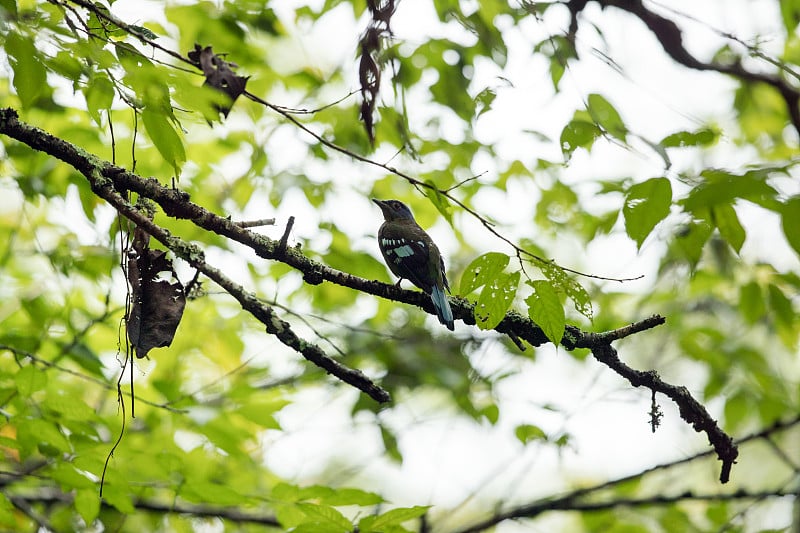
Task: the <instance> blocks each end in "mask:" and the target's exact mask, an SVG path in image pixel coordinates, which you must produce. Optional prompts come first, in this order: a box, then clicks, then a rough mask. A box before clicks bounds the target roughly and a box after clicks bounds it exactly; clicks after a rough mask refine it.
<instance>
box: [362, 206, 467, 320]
mask: <svg viewBox="0 0 800 533" xmlns="http://www.w3.org/2000/svg"><path fill="white" fill-rule="evenodd" d="M372 201H373V202H375V203H376V204H377V205H378V207H380V208H381V211H382V212H383V218H384V222H383V224H382V225H381V227H380V229H379V230H378V246H379V247H380V249H381V254H382V255H383V259H384V260H385V261H386V264H387V265H388V266H389V270H391V271H392V273H394V275H395V276H397V277H399V278H400V279H399V280H398V281H397V285H398V286H399V285H400V282H401V281H403V280H404V279H407V280H409V281H410V282H411V283H413V284H414V285H416V286H417V287H419V288H420V289H422V290H423V291H424V292H425V293H426V294H429V295H430V297H431V301H432V302H433V307H434V308H435V309H436V316H437V317H438V318H439V322H441V323H442V324H444V325H445V326H447V329H449V330H451V331H452V330H453V311H452V309H450V303H449V302H448V301H447V296H445V291H447V292H450V285H449V284H448V282H447V275H446V273H445V270H444V260H443V259H442V254H440V253H439V248H437V247H436V244H434V242H433V240H432V239H431V238H430V236H429V235H428V234H427V233H425V230H423V229H422V228H421V227H420V226H419V224H417V221H416V220H414V215H413V214H412V213H411V210H410V209H409V208H408V206H407V205H406V204H404V203H403V202H400V201H398V200H378V199H376V198H373V199H372Z"/></svg>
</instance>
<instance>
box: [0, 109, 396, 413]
mask: <svg viewBox="0 0 800 533" xmlns="http://www.w3.org/2000/svg"><path fill="white" fill-rule="evenodd" d="M0 132H2V133H5V134H6V135H8V136H10V137H12V138H14V139H17V140H19V141H22V142H24V143H26V144H28V146H30V147H32V148H34V149H37V150H40V151H43V152H45V153H48V154H50V155H52V156H54V157H57V158H58V159H61V160H62V161H64V162H66V163H69V164H70V165H72V166H73V167H75V168H76V169H77V170H78V171H80V172H81V174H83V175H84V176H85V177H86V179H87V180H88V181H89V183H90V185H91V187H92V190H93V191H94V193H95V194H97V195H98V196H99V197H101V198H103V199H104V200H106V201H107V202H108V203H109V204H111V205H112V206H113V207H114V209H116V210H117V211H118V212H119V213H120V214H121V215H122V216H124V217H125V218H127V219H128V220H130V221H132V222H134V223H135V224H136V225H137V226H139V227H141V228H142V229H144V230H145V231H147V233H149V234H150V235H151V236H152V237H153V238H155V239H156V240H158V241H159V242H160V243H161V244H163V245H164V246H165V247H167V248H168V249H170V250H172V251H173V252H174V253H175V254H176V255H177V256H178V257H180V258H181V259H183V260H184V261H186V262H187V263H189V264H190V265H191V266H192V267H194V268H195V269H197V270H199V271H200V272H202V273H203V274H205V275H206V276H208V277H209V278H210V279H212V280H213V281H214V282H216V283H217V284H218V285H219V286H220V287H222V288H223V289H225V291H227V292H228V293H229V294H230V295H231V296H233V297H234V298H235V299H236V300H237V301H238V302H239V304H240V305H241V306H242V308H243V309H245V310H246V311H248V312H250V314H252V315H253V316H254V317H256V318H257V319H258V320H259V321H260V322H261V323H262V324H264V325H265V326H266V329H267V332H268V333H270V334H272V335H275V336H276V337H277V338H278V340H280V341H281V342H282V343H283V344H285V345H286V346H289V347H290V348H292V349H294V350H295V351H297V352H298V353H300V354H301V355H302V356H303V357H305V358H306V359H308V360H309V361H311V362H312V363H314V364H315V365H317V366H319V367H320V368H323V369H324V370H326V371H327V372H328V373H329V374H332V375H334V376H336V377H337V378H339V379H340V380H342V381H344V382H345V383H348V384H350V385H352V386H354V387H356V388H358V389H360V390H361V391H363V392H365V393H366V394H367V395H369V396H370V397H371V398H373V399H374V400H376V401H378V402H388V401H389V399H390V396H389V393H388V392H387V391H386V390H384V389H382V388H381V387H379V386H378V385H376V384H375V383H374V382H373V381H372V380H370V379H369V378H368V377H367V376H365V375H364V374H363V373H362V372H361V371H359V370H354V369H351V368H348V367H346V366H344V365H342V364H341V363H339V362H338V361H336V360H334V359H331V358H330V357H328V356H327V355H326V354H325V352H324V351H323V350H322V349H321V348H319V347H318V346H316V345H315V344H313V343H310V342H308V341H305V340H303V339H301V338H300V337H298V336H297V334H295V333H294V331H293V330H292V328H291V325H290V324H289V323H288V322H286V321H284V320H281V319H280V318H279V317H278V315H277V314H276V313H275V311H274V310H273V309H272V307H270V306H268V305H267V304H265V303H264V302H262V301H260V300H258V298H256V296H255V295H254V294H252V293H250V292H248V291H246V290H245V289H244V287H242V286H241V285H239V284H238V283H235V282H234V281H233V280H231V279H230V278H228V277H227V276H225V275H224V274H223V273H222V271H221V270H219V269H217V268H215V267H213V266H211V265H209V264H208V263H206V261H205V257H204V254H203V251H202V250H201V249H200V248H199V247H197V246H195V245H193V244H190V243H187V242H185V241H183V240H181V239H180V238H178V237H175V236H173V235H171V234H170V233H169V232H168V231H167V230H165V229H164V228H162V227H160V226H158V225H156V224H155V223H154V222H153V221H152V220H151V219H150V218H148V217H147V216H146V215H145V214H144V213H142V212H140V211H139V210H138V209H137V208H136V207H134V206H133V205H132V204H131V203H130V202H128V201H127V200H126V199H125V198H124V197H123V195H122V194H121V191H124V190H128V189H129V188H128V187H126V186H125V183H122V182H118V181H115V180H114V179H113V178H112V177H110V175H112V174H114V173H119V172H120V171H121V172H124V170H122V169H120V168H119V167H114V166H113V165H111V164H110V163H108V162H107V161H102V160H100V159H99V158H97V157H95V156H92V155H90V154H87V153H86V152H84V151H83V150H80V149H79V148H78V147H76V146H75V145H73V144H70V143H68V142H66V141H64V140H63V139H59V138H57V137H55V136H53V135H50V134H49V133H47V132H45V131H42V130H40V129H38V128H35V127H33V126H30V125H27V124H23V123H21V122H19V120H18V117H17V114H16V112H15V111H13V110H11V109H2V110H0ZM126 174H127V173H126ZM128 177H131V178H135V179H134V180H133V181H135V182H137V183H138V184H139V185H142V184H145V185H146V184H149V185H150V186H151V187H150V188H155V189H159V190H160V192H161V193H162V194H166V195H167V196H169V197H170V198H171V200H172V201H171V202H170V203H169V204H167V205H170V206H174V205H180V204H181V203H182V202H186V203H188V199H189V195H188V194H186V193H182V192H180V191H177V190H174V189H172V190H169V189H165V188H163V187H161V186H160V185H158V183H157V182H156V181H155V180H153V179H151V180H143V179H142V178H140V177H138V176H134V175H132V174H131V175H129V176H128ZM130 189H131V190H136V189H135V188H133V187H131V188H130ZM145 189H146V190H147V189H149V188H145ZM136 192H140V194H142V195H144V196H148V195H147V194H146V192H143V191H136ZM159 203H160V202H159ZM192 205H193V206H195V207H196V208H197V209H202V208H200V206H197V205H196V204H192ZM162 207H164V205H162ZM165 211H166V212H167V214H172V213H170V212H169V211H167V210H166V209H165ZM203 211H205V210H204V209H203ZM204 216H205V217H206V218H208V217H214V215H212V214H211V213H209V212H208V211H205V215H204ZM216 218H219V217H216ZM226 222H227V225H228V226H230V227H232V228H238V229H239V230H240V231H246V230H244V229H243V228H241V227H240V226H237V225H236V223H235V222H232V221H230V220H227V221H226ZM248 233H249V232H248Z"/></svg>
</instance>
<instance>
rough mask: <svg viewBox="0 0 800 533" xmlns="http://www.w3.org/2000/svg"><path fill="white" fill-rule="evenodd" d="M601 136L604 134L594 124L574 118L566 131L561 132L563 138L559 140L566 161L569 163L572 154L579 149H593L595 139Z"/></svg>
mask: <svg viewBox="0 0 800 533" xmlns="http://www.w3.org/2000/svg"><path fill="white" fill-rule="evenodd" d="M600 135H602V132H601V131H600V128H598V127H597V124H595V123H594V122H590V121H588V120H582V119H577V118H573V119H572V120H571V121H569V123H568V124H567V125H566V126H564V129H563V130H561V137H560V139H559V142H560V143H561V152H562V153H563V154H564V159H566V160H567V161H569V159H570V158H571V157H572V153H573V152H574V151H575V150H577V149H578V148H586V149H589V148H591V147H592V144H594V141H595V139H597V138H598V137H599V136H600Z"/></svg>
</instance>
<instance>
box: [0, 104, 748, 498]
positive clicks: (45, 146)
mask: <svg viewBox="0 0 800 533" xmlns="http://www.w3.org/2000/svg"><path fill="white" fill-rule="evenodd" d="M0 133H5V134H7V135H9V136H10V137H13V138H15V139H17V140H20V141H22V142H24V143H26V144H28V145H29V146H31V147H32V148H35V149H37V150H41V151H43V152H46V153H48V154H50V155H52V156H54V157H56V158H58V159H60V160H62V161H64V162H66V163H68V164H70V165H72V166H73V167H75V168H76V169H77V170H78V171H80V172H81V173H82V174H83V175H84V176H86V177H87V179H89V181H90V182H91V183H92V187H93V189H94V190H95V192H96V193H97V194H98V195H101V196H102V197H103V198H105V199H106V200H107V201H109V202H110V203H111V204H112V205H114V207H115V208H117V209H118V210H119V211H120V212H121V213H122V214H123V215H125V216H126V217H129V218H131V219H132V220H134V222H136V223H137V224H139V223H141V225H142V227H144V228H145V229H146V230H147V231H148V232H149V233H151V235H153V236H154V237H155V238H157V239H159V240H160V241H161V242H163V243H164V244H165V245H166V246H167V247H169V248H170V249H173V250H174V251H175V252H176V254H178V255H179V256H181V257H182V258H184V259H186V260H187V261H189V262H190V263H191V264H193V265H194V266H195V267H196V268H198V269H200V270H201V271H202V272H204V273H205V274H206V275H207V276H209V277H210V278H211V279H213V280H214V281H216V282H217V283H218V284H220V285H221V286H222V287H223V288H225V289H226V290H227V291H228V292H230V293H231V294H232V295H233V296H234V297H235V298H236V299H237V300H239V302H240V303H241V305H242V307H243V308H245V309H247V310H248V311H250V312H251V313H252V314H253V315H254V316H256V318H258V319H259V320H261V322H262V323H264V324H265V325H266V326H267V331H268V332H270V333H272V334H274V335H276V336H278V338H279V339H280V340H281V342H283V343H284V344H287V345H288V346H291V347H292V348H294V349H296V350H297V351H298V352H300V353H302V354H303V356H304V357H306V358H307V359H309V360H310V361H312V362H313V363H314V364H317V365H319V366H321V367H322V368H324V369H325V370H327V371H328V372H330V373H331V374H334V375H335V376H336V377H338V378H339V379H341V380H343V381H345V382H346V383H350V384H351V385H354V386H356V387H358V388H359V389H361V390H362V391H364V392H366V393H367V394H370V395H371V396H372V397H373V398H375V399H377V400H378V401H388V394H387V393H386V392H385V391H383V389H380V388H378V387H377V385H375V384H374V383H372V382H371V381H370V380H369V379H367V378H366V377H365V376H364V375H363V374H361V373H360V372H358V371H356V370H350V369H347V368H346V367H344V366H342V365H340V364H339V363H338V362H336V361H334V360H333V359H330V358H329V357H327V356H326V355H325V354H324V353H323V352H322V350H321V349H320V348H318V347H317V346H315V345H311V344H308V343H306V342H305V341H302V340H301V339H299V338H298V337H297V336H296V335H295V334H294V332H292V330H291V329H290V328H289V327H288V326H289V325H288V324H287V323H286V322H284V321H282V320H280V319H279V318H278V317H277V316H276V315H275V313H274V311H273V310H272V308H271V307H269V306H267V305H265V304H263V303H262V302H260V301H258V300H257V299H256V297H255V296H254V295H253V294H251V293H248V292H247V291H245V290H244V289H243V288H242V287H240V286H238V285H237V284H235V283H233V282H232V281H231V280H229V279H227V278H226V277H225V276H223V275H222V273H221V272H219V271H218V270H216V269H214V268H213V267H211V266H209V265H207V264H206V263H205V261H204V259H203V257H202V252H201V251H200V250H199V249H197V248H196V247H194V246H191V245H188V244H186V243H184V242H182V241H180V240H179V239H175V237H173V236H171V235H169V234H168V233H167V232H166V231H165V230H163V229H162V228H160V227H158V226H155V225H154V224H153V223H152V221H150V220H147V219H146V217H143V216H141V215H140V214H139V213H138V211H136V209H135V208H133V206H131V205H130V204H129V203H128V202H126V201H125V200H124V199H123V198H122V196H121V194H120V193H121V192H123V191H134V192H136V193H138V194H140V195H142V196H145V197H147V198H150V199H152V200H153V201H155V202H156V203H158V204H159V205H160V206H161V208H162V209H163V210H164V212H165V213H166V214H167V215H169V216H173V217H175V218H183V219H188V220H191V221H192V222H193V223H194V224H196V225H197V226H199V227H201V228H203V229H205V230H208V231H211V232H214V233H217V234H218V235H221V236H225V237H228V238H230V239H232V240H234V241H236V242H239V243H241V244H243V245H245V246H247V247H249V248H251V249H252V250H253V251H254V252H255V253H256V254H257V255H259V256H260V257H263V258H265V259H270V260H275V261H280V262H282V263H285V264H287V265H289V266H291V267H293V268H295V269H297V270H298V271H300V272H302V273H303V280H304V281H305V282H306V283H308V284H311V285H317V284H319V283H322V282H323V281H328V282H331V283H335V284H337V285H341V286H344V287H348V288H351V289H354V290H357V291H360V292H364V293H367V294H372V295H375V296H380V297H382V298H386V299H389V300H393V301H396V302H402V303H407V304H412V305H416V306H418V307H421V308H422V309H424V310H425V311H426V312H427V313H429V314H434V313H435V310H434V309H433V304H432V303H431V299H430V298H429V297H428V296H427V295H425V294H424V293H422V292H419V291H410V290H403V289H401V288H399V287H397V286H395V285H390V284H386V283H381V282H379V281H375V280H367V279H364V278H360V277H357V276H354V275H352V274H348V273H346V272H342V271H339V270H336V269H333V268H331V267H329V266H327V265H324V264H322V263H318V262H316V261H313V260H311V259H309V258H308V257H306V256H305V255H303V253H302V252H301V251H300V250H298V249H296V248H289V247H286V246H282V245H281V242H280V241H275V240H273V239H269V238H267V237H264V236H263V235H259V234H256V233H253V232H251V231H249V230H248V229H246V228H243V227H241V225H239V224H237V223H236V222H234V221H231V220H229V219H227V218H223V217H221V216H218V215H215V214H213V213H211V212H210V211H208V210H206V209H205V208H203V207H202V206H200V205H197V204H195V203H193V202H191V201H190V200H189V195H188V194H187V193H185V192H181V191H178V190H175V189H171V188H167V187H164V186H162V185H161V184H160V183H159V182H158V181H157V180H155V179H153V178H150V179H144V178H142V177H140V176H137V175H135V174H133V173H130V172H128V171H126V170H124V169H122V168H120V167H117V166H114V165H112V164H111V163H109V162H107V161H102V160H100V159H98V158H96V157H94V156H91V155H89V154H87V153H86V152H83V151H82V150H80V149H78V148H77V147H75V146H74V145H72V144H70V143H67V142H66V141H64V140H62V139H58V138H56V137H54V136H52V135H49V134H47V133H45V132H44V131H42V130H39V129H38V128H34V127H31V126H28V125H24V124H21V123H20V122H19V121H18V118H17V115H16V113H15V112H14V111H13V110H12V109H4V110H0ZM140 219H142V220H140ZM450 302H451V307H452V310H453V316H454V317H455V318H456V319H460V320H462V321H463V322H464V323H465V324H470V325H474V324H475V315H474V309H473V308H474V304H473V303H471V302H469V301H468V300H465V299H463V298H451V299H450ZM664 321H665V319H664V318H663V317H660V316H654V317H650V318H647V319H645V320H643V321H641V322H637V323H634V324H631V325H628V326H625V327H624V328H620V329H617V330H613V331H609V332H605V333H591V332H584V331H581V330H580V329H578V328H577V327H575V326H567V329H566V333H565V335H564V339H563V340H562V344H563V345H564V347H565V348H567V349H568V350H573V349H575V348H589V349H590V350H592V353H593V354H594V356H595V358H596V359H597V360H598V361H600V362H601V363H603V364H605V365H607V366H608V367H609V368H611V369H612V370H614V371H615V372H616V373H618V374H619V375H620V376H622V377H624V378H626V379H627V380H628V381H629V382H630V383H631V384H632V385H633V386H635V387H640V386H645V387H648V388H650V389H651V390H653V391H655V392H661V393H663V394H666V395H667V396H668V397H669V398H670V399H672V400H673V401H674V402H675V403H677V404H678V407H679V412H680V414H681V417H683V419H684V420H685V421H686V422H688V423H690V424H692V426H693V427H694V429H695V430H696V431H704V432H706V433H707V435H708V439H709V441H710V442H711V443H712V445H713V446H714V448H715V450H716V452H717V455H718V456H719V458H720V460H721V461H722V462H723V465H722V473H721V475H720V480H721V481H722V482H723V483H724V482H726V481H727V480H728V476H729V473H730V468H731V466H732V464H733V461H734V460H735V458H736V456H737V454H738V452H737V450H736V446H735V445H734V444H732V441H731V439H730V437H729V436H727V435H726V434H725V433H724V432H723V431H722V430H721V429H720V428H719V426H718V425H717V422H716V421H715V420H714V419H713V418H712V417H711V415H709V414H708V412H707V411H706V410H705V408H704V407H703V406H702V405H701V404H700V403H699V402H698V401H697V400H695V399H694V398H693V397H692V396H691V394H690V393H689V391H688V390H686V389H685V388H684V387H678V386H675V385H670V384H668V383H666V382H664V381H662V380H661V379H660V378H659V377H658V374H657V373H656V372H654V371H650V372H643V371H639V370H635V369H633V368H631V367H629V366H627V365H626V364H625V363H623V362H622V361H620V360H619V358H618V357H617V353H616V350H614V349H613V348H612V347H611V344H610V343H611V342H612V341H614V340H617V339H621V338H624V337H626V336H628V335H632V334H634V333H637V332H639V331H643V330H645V329H649V328H652V327H655V326H657V325H659V324H663V323H664ZM495 330H496V331H497V332H499V333H503V334H505V335H508V336H509V337H511V338H512V339H517V340H519V339H522V340H524V341H526V342H528V343H529V344H531V345H533V346H540V345H543V344H545V343H547V342H548V339H547V336H546V335H545V334H544V333H543V332H542V330H541V329H540V328H539V327H538V326H537V325H536V324H535V323H533V322H532V321H531V320H530V319H529V318H528V317H524V316H522V315H521V314H519V313H517V312H515V311H509V312H508V313H506V316H505V318H503V320H502V321H501V322H500V323H499V324H498V325H497V327H495ZM379 398H380V399H379Z"/></svg>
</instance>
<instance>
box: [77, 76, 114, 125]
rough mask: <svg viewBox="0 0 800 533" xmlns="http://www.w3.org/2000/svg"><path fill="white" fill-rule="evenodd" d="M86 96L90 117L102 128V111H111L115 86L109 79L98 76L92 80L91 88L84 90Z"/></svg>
mask: <svg viewBox="0 0 800 533" xmlns="http://www.w3.org/2000/svg"><path fill="white" fill-rule="evenodd" d="M84 96H85V97H86V107H87V109H88V110H89V116H91V117H92V120H94V121H95V123H96V124H97V125H98V126H101V125H102V124H101V121H102V117H101V114H100V111H105V110H108V109H111V104H112V103H113V102H114V85H113V84H112V83H111V81H110V80H109V79H108V78H107V77H105V76H103V75H96V76H94V77H93V78H92V80H91V82H90V83H89V86H88V87H87V88H85V89H84Z"/></svg>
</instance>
